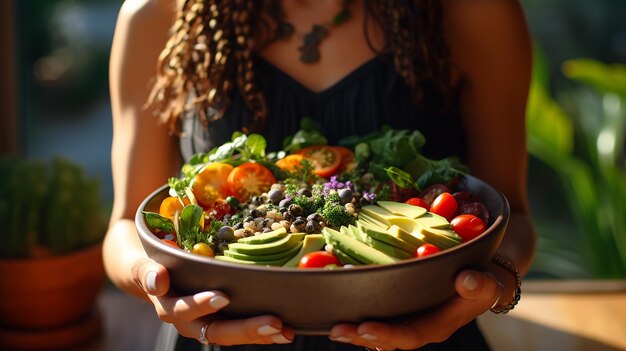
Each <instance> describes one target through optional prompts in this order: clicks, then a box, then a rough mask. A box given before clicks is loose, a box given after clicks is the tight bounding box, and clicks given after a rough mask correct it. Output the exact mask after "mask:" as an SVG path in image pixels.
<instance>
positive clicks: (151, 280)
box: [146, 272, 157, 292]
mask: <svg viewBox="0 0 626 351" xmlns="http://www.w3.org/2000/svg"><path fill="white" fill-rule="evenodd" d="M156 277H157V273H156V272H148V274H146V288H147V289H148V291H149V292H155V291H156Z"/></svg>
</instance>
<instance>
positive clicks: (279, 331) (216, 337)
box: [175, 316, 294, 346]
mask: <svg viewBox="0 0 626 351" xmlns="http://www.w3.org/2000/svg"><path fill="white" fill-rule="evenodd" d="M205 324H207V322H206V321H205V320H202V319H199V320H196V321H194V322H192V323H187V324H184V325H177V324H175V326H176V328H177V329H178V331H179V332H180V333H181V335H183V336H186V337H189V338H194V339H197V338H199V337H200V332H201V329H202V327H203V326H204V325H205ZM205 336H206V338H207V339H208V340H209V341H210V342H211V343H214V344H218V345H224V346H230V345H244V344H287V343H290V342H292V340H293V337H294V333H293V330H292V329H290V328H285V327H283V324H282V322H281V320H280V319H278V318H276V317H274V316H259V317H253V318H248V319H241V320H219V319H217V320H213V321H209V322H208V327H207V329H206V334H205Z"/></svg>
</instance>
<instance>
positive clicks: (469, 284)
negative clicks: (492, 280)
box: [463, 274, 478, 291]
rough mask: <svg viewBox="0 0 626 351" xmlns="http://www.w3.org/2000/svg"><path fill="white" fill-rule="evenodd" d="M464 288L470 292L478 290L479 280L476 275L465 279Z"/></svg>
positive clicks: (467, 276)
mask: <svg viewBox="0 0 626 351" xmlns="http://www.w3.org/2000/svg"><path fill="white" fill-rule="evenodd" d="M463 287H464V288H465V289H467V290H469V291H474V290H476V288H478V280H477V279H476V276H475V275H474V274H468V275H466V276H465V278H464V279H463Z"/></svg>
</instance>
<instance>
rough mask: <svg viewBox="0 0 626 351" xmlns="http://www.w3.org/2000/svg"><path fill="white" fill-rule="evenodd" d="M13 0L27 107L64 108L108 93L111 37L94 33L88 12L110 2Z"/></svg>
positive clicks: (82, 105) (47, 110) (85, 103)
mask: <svg viewBox="0 0 626 351" xmlns="http://www.w3.org/2000/svg"><path fill="white" fill-rule="evenodd" d="M15 5H16V6H15V7H16V9H15V11H16V12H17V13H16V16H17V18H19V19H20V20H18V21H17V30H16V35H17V38H16V39H17V40H16V42H17V43H18V52H19V62H20V63H21V67H22V69H21V71H20V75H21V76H20V80H19V81H20V84H21V85H22V90H23V91H24V97H25V99H26V101H25V102H26V105H25V106H26V107H28V108H33V109H34V110H35V112H40V111H43V112H45V113H50V112H54V111H57V112H67V111H71V110H76V109H82V108H85V107H87V106H89V105H90V104H91V103H93V102H94V101H95V100H96V99H100V98H101V97H102V96H106V95H107V93H108V80H107V78H108V56H109V51H110V38H106V41H105V42H102V41H99V40H97V38H94V36H93V35H94V34H93V26H94V23H92V22H94V21H93V18H91V17H95V15H96V13H95V12H97V11H98V6H110V3H109V2H107V1H105V0H97V1H94V0H91V1H75V0H21V1H16V2H15ZM110 22H111V23H114V21H110ZM110 32H111V33H112V29H111V30H110Z"/></svg>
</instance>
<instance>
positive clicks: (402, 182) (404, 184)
mask: <svg viewBox="0 0 626 351" xmlns="http://www.w3.org/2000/svg"><path fill="white" fill-rule="evenodd" d="M385 170H386V171H387V175H388V176H389V178H390V179H391V180H392V181H393V182H394V183H396V184H397V185H398V186H399V187H401V188H403V189H412V188H414V182H413V178H412V177H411V174H409V173H408V172H405V171H403V170H401V169H400V168H398V167H388V168H386V169H385Z"/></svg>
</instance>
